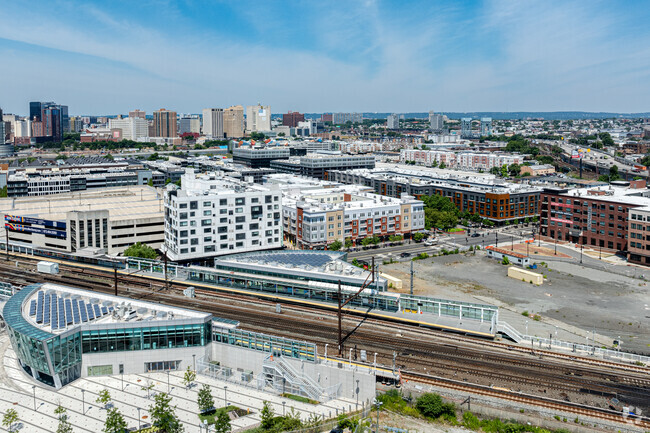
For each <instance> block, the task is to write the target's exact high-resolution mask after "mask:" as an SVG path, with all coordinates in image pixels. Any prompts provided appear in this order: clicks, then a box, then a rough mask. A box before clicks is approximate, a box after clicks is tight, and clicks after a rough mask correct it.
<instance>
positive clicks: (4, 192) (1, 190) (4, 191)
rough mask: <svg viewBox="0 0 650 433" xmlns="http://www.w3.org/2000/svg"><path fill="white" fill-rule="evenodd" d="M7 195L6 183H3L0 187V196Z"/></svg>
mask: <svg viewBox="0 0 650 433" xmlns="http://www.w3.org/2000/svg"><path fill="white" fill-rule="evenodd" d="M7 196H8V194H7V185H5V186H3V187H2V188H0V197H7Z"/></svg>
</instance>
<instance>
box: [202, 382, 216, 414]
mask: <svg viewBox="0 0 650 433" xmlns="http://www.w3.org/2000/svg"><path fill="white" fill-rule="evenodd" d="M198 403H199V411H200V412H206V411H208V410H210V409H212V408H213V407H214V398H212V391H210V386H208V385H207V384H204V385H203V386H202V387H201V389H199V395H198Z"/></svg>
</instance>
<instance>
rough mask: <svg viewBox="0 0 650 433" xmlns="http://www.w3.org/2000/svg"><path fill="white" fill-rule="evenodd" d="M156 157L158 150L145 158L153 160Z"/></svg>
mask: <svg viewBox="0 0 650 433" xmlns="http://www.w3.org/2000/svg"><path fill="white" fill-rule="evenodd" d="M158 158H159V155H158V152H154V153H152V154H151V155H149V157H148V158H147V160H149V161H155V160H157V159H158Z"/></svg>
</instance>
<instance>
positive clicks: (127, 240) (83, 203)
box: [0, 186, 164, 255]
mask: <svg viewBox="0 0 650 433" xmlns="http://www.w3.org/2000/svg"><path fill="white" fill-rule="evenodd" d="M0 211H2V213H3V214H4V220H5V228H6V229H8V232H7V233H8V236H9V242H11V241H16V242H21V243H25V244H29V245H31V246H33V247H35V248H44V249H48V250H53V251H64V252H72V253H79V252H80V251H82V250H84V249H90V250H92V251H93V252H95V253H106V254H111V255H114V254H119V253H122V252H123V251H124V250H125V249H126V248H128V247H129V246H131V245H133V244H135V243H136V242H141V243H143V244H147V245H149V246H151V247H152V248H154V249H158V248H160V246H161V245H162V242H163V233H164V219H163V208H162V197H160V195H159V193H158V192H157V191H156V190H155V189H154V188H151V187H148V186H131V187H125V188H109V189H106V190H103V191H92V192H91V191H83V192H77V193H74V194H73V193H64V194H53V195H51V196H48V198H47V199H43V198H42V197H19V198H5V199H0Z"/></svg>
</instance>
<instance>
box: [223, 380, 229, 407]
mask: <svg viewBox="0 0 650 433" xmlns="http://www.w3.org/2000/svg"><path fill="white" fill-rule="evenodd" d="M223 400H224V407H228V385H226V386H224V387H223Z"/></svg>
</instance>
